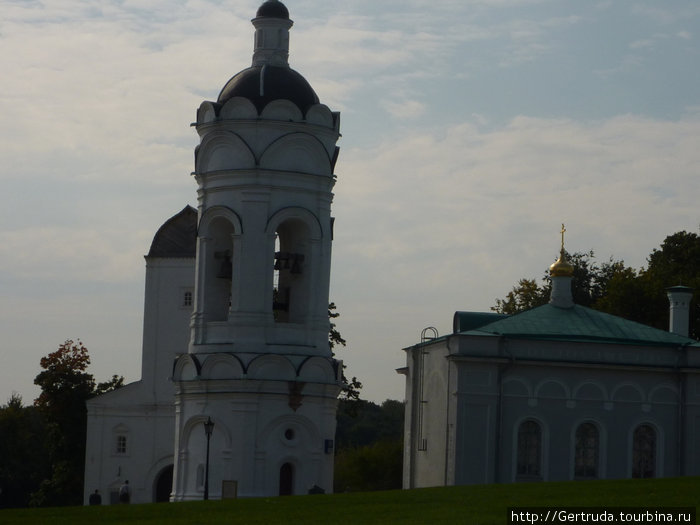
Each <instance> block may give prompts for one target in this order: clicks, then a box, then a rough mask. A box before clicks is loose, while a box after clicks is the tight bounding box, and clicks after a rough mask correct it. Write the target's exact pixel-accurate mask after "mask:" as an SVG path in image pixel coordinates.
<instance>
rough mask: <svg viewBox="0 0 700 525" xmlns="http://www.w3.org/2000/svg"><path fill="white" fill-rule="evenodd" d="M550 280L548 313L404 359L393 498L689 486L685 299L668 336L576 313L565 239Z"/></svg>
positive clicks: (429, 343)
mask: <svg viewBox="0 0 700 525" xmlns="http://www.w3.org/2000/svg"><path fill="white" fill-rule="evenodd" d="M562 231H563V229H562ZM550 275H551V279H552V292H551V297H550V301H549V304H546V305H543V306H540V307H536V308H533V309H531V310H528V311H524V312H521V313H518V314H515V315H511V316H508V315H502V314H498V313H494V312H488V313H479V312H456V313H455V314H454V322H453V332H452V333H451V334H449V335H446V336H443V337H437V333H436V332H435V331H434V329H426V330H424V333H423V338H422V340H421V342H419V343H418V344H416V345H414V346H411V347H409V348H405V349H404V350H405V351H406V357H407V363H406V367H405V368H402V369H400V370H399V372H400V373H403V374H405V375H406V418H405V431H404V471H403V486H404V488H414V487H429V486H443V485H465V484H480V483H509V482H521V481H522V482H524V481H564V480H578V479H620V478H649V477H671V476H685V475H692V476H698V475H700V447H698V443H700V343H698V342H697V341H695V340H694V339H691V338H689V337H688V324H689V323H688V320H689V314H688V311H689V302H690V299H691V297H692V290H690V289H689V288H685V287H682V286H681V287H674V288H671V289H669V290H668V295H669V299H670V301H671V323H670V324H671V330H670V331H669V332H666V331H663V330H658V329H655V328H651V327H648V326H645V325H642V324H639V323H634V322H631V321H627V320H625V319H622V318H619V317H616V316H612V315H609V314H605V313H602V312H599V311H596V310H592V309H590V308H585V307H582V306H579V305H576V304H574V302H573V299H572V292H571V281H572V275H573V267H572V266H571V264H570V263H569V262H568V261H567V260H566V256H565V252H564V239H563V233H562V246H561V255H560V258H559V259H558V260H557V262H555V263H554V264H553V265H552V266H551V267H550Z"/></svg>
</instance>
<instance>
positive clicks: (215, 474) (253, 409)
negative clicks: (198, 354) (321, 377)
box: [175, 380, 337, 501]
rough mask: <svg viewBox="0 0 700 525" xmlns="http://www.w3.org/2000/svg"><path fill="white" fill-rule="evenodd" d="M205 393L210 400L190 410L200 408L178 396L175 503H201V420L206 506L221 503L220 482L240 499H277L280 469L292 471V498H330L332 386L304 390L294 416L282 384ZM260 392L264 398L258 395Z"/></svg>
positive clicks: (217, 386) (226, 384)
mask: <svg viewBox="0 0 700 525" xmlns="http://www.w3.org/2000/svg"><path fill="white" fill-rule="evenodd" d="M181 386H182V388H183V390H185V391H186V390H188V389H190V388H191V387H194V388H196V386H195V385H194V384H192V385H188V384H185V383H183V384H182V385H181ZM209 387H210V389H212V390H214V392H210V395H209V396H208V399H207V400H206V403H204V405H205V406H196V405H197V404H199V403H196V402H197V400H201V398H200V397H199V396H197V395H196V394H195V395H194V396H190V395H188V394H181V395H180V396H179V399H181V400H182V401H183V403H182V405H180V406H179V413H178V428H179V432H178V435H179V436H180V437H179V442H178V444H177V447H178V448H177V450H178V457H179V460H178V464H177V466H176V470H177V471H178V472H177V474H176V479H177V480H178V486H177V487H175V494H176V496H175V499H176V501H186V500H198V499H202V497H203V493H204V478H203V474H204V467H205V461H206V458H205V448H206V437H205V432H204V427H203V423H204V422H205V421H206V419H207V417H211V418H212V420H213V421H214V429H213V432H212V437H211V441H210V458H211V459H210V472H209V497H210V498H212V499H218V498H220V497H221V487H222V482H223V481H224V480H229V481H231V480H232V481H236V482H237V484H238V486H237V488H238V496H240V497H259V496H277V495H279V493H280V492H279V491H280V470H281V468H282V467H283V465H285V464H290V465H291V466H292V480H293V481H292V484H293V487H292V493H293V494H306V493H307V492H308V491H309V489H311V488H312V487H313V486H314V485H319V486H320V487H321V488H322V489H323V490H324V491H326V492H332V490H333V452H334V450H333V449H334V444H333V440H334V436H335V424H336V422H335V407H336V403H337V401H336V396H337V386H336V385H319V384H307V385H306V386H305V387H304V389H303V390H302V396H301V398H300V400H299V401H300V402H301V404H300V405H299V406H298V407H297V409H296V410H294V409H293V408H292V407H291V406H290V402H291V400H290V394H289V385H288V384H287V383H286V382H278V383H277V384H274V382H269V381H267V382H256V381H254V380H248V381H245V382H231V381H226V380H224V381H217V382H211V383H210V385H209ZM217 390H218V391H219V393H216V391H217ZM233 390H238V392H237V393H234V392H232V391H233ZM246 390H247V391H248V392H247V393H246V392H245V391H246ZM260 390H264V391H265V392H266V395H264V396H260V395H258V391H260ZM190 401H192V402H195V403H192V402H190ZM251 451H253V452H252V453H251Z"/></svg>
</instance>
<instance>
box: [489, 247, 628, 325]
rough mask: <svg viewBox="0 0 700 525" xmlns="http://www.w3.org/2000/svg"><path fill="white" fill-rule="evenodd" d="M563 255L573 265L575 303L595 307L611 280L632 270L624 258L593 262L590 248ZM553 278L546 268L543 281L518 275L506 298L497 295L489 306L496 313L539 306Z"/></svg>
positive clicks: (544, 299) (548, 290)
mask: <svg viewBox="0 0 700 525" xmlns="http://www.w3.org/2000/svg"><path fill="white" fill-rule="evenodd" d="M566 257H567V259H568V260H569V262H570V263H571V264H572V265H573V267H574V275H573V282H572V287H571V293H572V295H573V298H574V302H575V303H576V304H580V305H581V306H587V307H591V308H594V307H595V305H596V304H597V303H598V301H600V299H601V298H602V297H604V296H605V295H606V294H607V292H608V287H609V285H610V282H611V280H612V279H614V278H618V276H619V275H623V274H624V275H627V274H629V273H630V272H632V273H633V274H634V270H632V269H631V268H627V267H625V264H624V262H623V261H615V260H613V259H612V257H611V258H610V259H609V260H608V261H607V262H604V263H602V264H600V265H598V264H597V263H596V262H595V254H594V253H593V251H592V250H591V251H589V252H576V253H574V254H569V253H566ZM551 290H552V282H551V278H550V276H549V271H548V270H546V271H545V274H544V276H543V277H542V284H541V285H539V284H537V281H535V280H534V279H520V281H518V285H517V286H515V287H513V289H512V290H511V291H510V292H508V295H506V298H505V299H496V306H493V307H491V310H494V311H496V312H498V313H503V314H511V315H512V314H515V313H518V312H522V311H525V310H529V309H530V308H534V307H536V306H542V305H543V304H547V302H548V301H549V295H550V293H551Z"/></svg>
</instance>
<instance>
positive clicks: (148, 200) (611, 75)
mask: <svg viewBox="0 0 700 525" xmlns="http://www.w3.org/2000/svg"><path fill="white" fill-rule="evenodd" d="M259 3H260V0H167V1H166V0H148V1H146V0H89V1H85V0H50V1H49V0H0V9H1V10H2V18H1V19H0V71H2V77H1V78H2V80H1V81H0V86H1V88H0V119H2V124H3V125H2V126H1V127H0V192H1V193H0V195H2V208H0V298H1V300H0V404H2V403H4V402H6V400H7V399H8V398H9V397H10V395H11V394H12V393H13V392H17V393H19V394H20V395H22V396H23V398H24V401H25V403H30V402H31V401H32V400H33V399H34V398H35V397H36V396H37V394H38V391H37V389H36V387H34V386H33V378H34V377H35V376H36V374H37V373H38V372H39V371H40V368H39V360H40V358H41V357H42V356H44V355H46V354H48V353H49V352H52V351H54V350H55V349H56V348H57V347H58V345H59V344H60V343H62V342H63V341H65V340H66V339H78V338H79V339H81V340H82V341H83V342H84V343H85V345H86V346H87V347H88V349H89V350H90V354H91V356H92V367H91V370H92V372H93V373H94V374H95V375H96V377H97V379H98V380H104V379H106V378H108V377H111V375H112V374H121V375H124V376H125V377H126V378H127V380H128V381H133V380H137V379H139V377H140V352H141V328H142V321H143V287H144V260H143V255H144V254H145V253H146V252H147V251H148V248H149V246H150V242H151V240H152V238H153V235H154V233H155V232H156V230H157V229H158V227H159V226H160V225H161V224H162V223H163V222H164V221H165V220H167V219H168V218H169V217H170V216H172V215H174V214H175V213H177V212H178V211H180V210H181V209H182V208H183V207H184V206H185V205H187V204H192V205H195V204H196V197H195V190H196V185H195V182H194V180H193V179H192V177H191V176H190V173H191V171H192V169H193V150H194V147H195V145H196V144H197V136H196V133H195V132H194V130H193V129H192V128H190V123H191V122H192V121H193V120H194V119H195V111H196V108H197V107H198V106H199V104H200V103H201V102H202V101H203V100H215V99H216V97H217V95H218V93H219V90H220V89H221V88H222V87H223V86H224V84H225V83H226V81H227V80H228V79H229V78H230V77H231V76H232V75H233V74H235V73H236V72H238V71H239V70H241V69H244V68H246V67H248V66H249V65H250V62H251V56H252V45H253V27H252V25H251V24H250V19H251V18H252V17H253V16H254V14H255V11H256V9H257V7H258V5H259ZM286 5H287V7H288V8H289V11H290V14H291V18H292V19H293V20H294V21H295V24H294V27H293V28H292V32H291V44H290V47H291V52H290V64H291V66H292V67H293V68H294V69H296V70H297V71H299V72H301V73H302V74H303V75H304V76H305V77H306V78H307V79H308V80H309V81H310V83H311V85H312V86H313V87H314V89H315V90H316V92H317V93H318V95H319V97H320V99H321V101H322V102H323V103H325V104H327V105H328V106H329V107H330V108H331V109H332V110H338V111H341V113H342V116H341V131H342V133H343V137H342V138H341V139H340V141H339V145H340V147H341V155H340V159H339V161H338V164H337V166H336V173H337V176H338V183H337V185H336V187H335V194H336V197H335V202H334V215H335V216H336V218H337V220H336V230H335V241H334V247H333V250H334V251H333V257H334V260H333V274H332V289H331V300H333V301H335V303H336V304H337V305H338V309H339V311H340V313H341V317H340V318H339V319H338V323H337V324H338V328H339V329H340V331H341V333H342V334H343V336H344V337H345V338H346V339H347V340H348V346H347V348H346V349H342V350H340V352H339V354H340V357H341V358H342V359H344V360H345V362H346V364H347V365H348V368H349V372H350V374H351V375H356V376H358V378H359V379H360V380H361V381H363V383H364V385H365V387H364V397H366V398H367V399H370V400H375V401H382V400H384V399H386V398H393V399H403V392H404V387H403V381H402V376H399V375H397V374H396V372H395V371H394V370H395V369H396V368H398V367H400V366H402V365H403V364H404V353H403V352H402V351H401V349H402V348H403V347H406V346H409V345H411V344H413V343H415V342H417V341H418V340H419V337H420V332H421V330H422V329H423V328H424V327H427V326H435V327H436V328H437V329H438V331H439V332H440V334H444V333H446V332H449V330H450V329H451V322H452V315H453V313H454V312H455V311H456V310H478V311H487V310H488V309H489V308H490V307H491V306H492V305H493V304H494V303H495V299H496V298H498V297H503V296H504V295H505V294H506V293H507V292H508V290H509V289H510V288H511V287H512V286H513V284H514V283H515V282H516V281H517V280H518V279H519V278H521V277H529V278H538V279H539V278H540V277H541V276H542V275H543V273H544V270H545V269H546V268H547V266H548V265H549V264H550V263H551V262H552V261H553V260H554V259H555V258H556V255H557V252H558V248H559V242H560V237H559V229H560V227H561V223H562V222H565V223H566V226H567V230H568V233H567V241H566V242H567V248H568V249H569V250H570V251H583V250H591V249H592V250H594V251H595V253H596V255H597V256H598V257H599V258H600V259H601V260H606V259H608V258H609V257H610V256H613V257H615V258H618V259H624V260H625V262H626V263H627V264H628V265H631V266H633V267H635V268H639V267H641V266H643V265H644V264H645V260H646V256H647V255H648V254H649V253H650V252H651V250H652V249H653V248H654V247H657V246H658V245H659V244H660V243H661V242H662V241H663V239H664V237H665V236H666V235H669V234H671V233H674V232H676V231H680V230H687V231H694V232H697V231H698V227H699V224H700V212H699V203H698V197H699V196H700V67H699V66H700V3H698V2H697V0H666V1H664V2H660V1H657V0H634V1H632V0H629V1H627V0H607V1H606V0H601V1H596V0H586V1H581V0H439V1H435V0H430V1H428V0H401V1H399V0H382V1H377V0H351V1H348V2H328V1H322V0H287V1H286ZM669 284H676V283H669Z"/></svg>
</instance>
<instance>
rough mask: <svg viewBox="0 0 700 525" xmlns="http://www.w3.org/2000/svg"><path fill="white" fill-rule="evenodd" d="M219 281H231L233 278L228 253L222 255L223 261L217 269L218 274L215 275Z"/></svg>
mask: <svg viewBox="0 0 700 525" xmlns="http://www.w3.org/2000/svg"><path fill="white" fill-rule="evenodd" d="M216 276H217V277H218V278H219V279H228V280H231V278H232V277H233V268H232V266H231V257H230V256H229V254H228V253H226V254H224V260H223V262H222V263H221V268H219V273H217V274H216Z"/></svg>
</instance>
